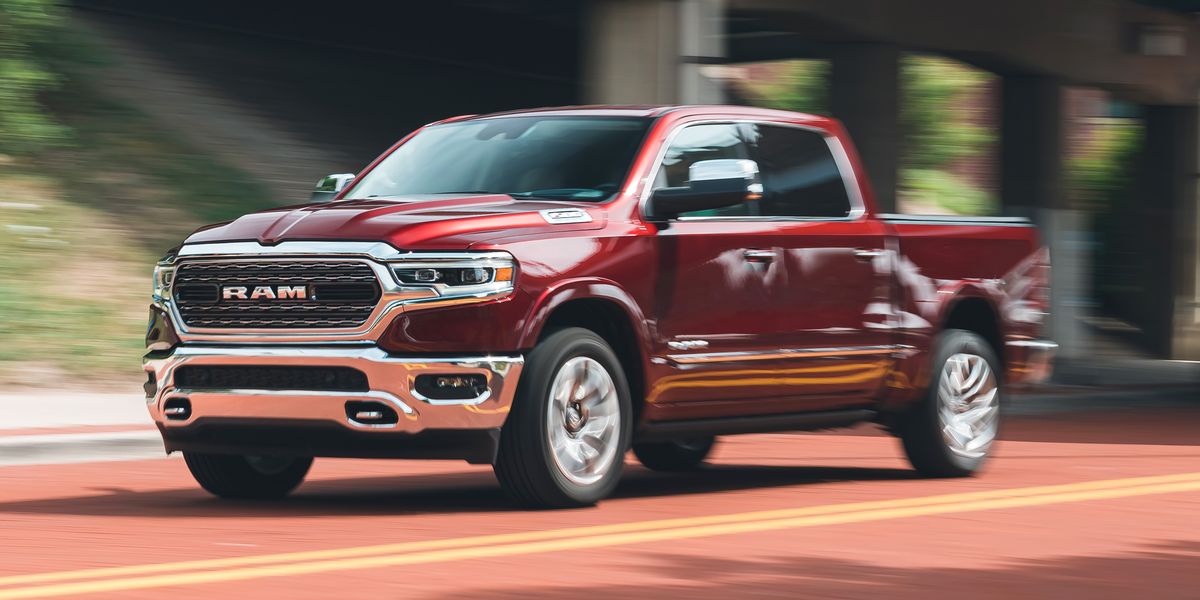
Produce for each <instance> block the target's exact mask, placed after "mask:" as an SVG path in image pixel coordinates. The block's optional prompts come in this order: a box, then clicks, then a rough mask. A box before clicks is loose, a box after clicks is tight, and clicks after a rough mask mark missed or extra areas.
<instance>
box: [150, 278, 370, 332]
mask: <svg viewBox="0 0 1200 600" xmlns="http://www.w3.org/2000/svg"><path fill="white" fill-rule="evenodd" d="M231 286H238V287H244V288H246V289H247V290H248V291H249V290H254V289H255V288H259V287H265V288H269V289H275V288H278V287H279V286H292V287H295V286H304V289H305V292H306V294H305V296H306V297H304V298H278V299H276V298H258V299H252V298H248V299H239V298H225V297H224V296H223V294H222V291H221V290H222V288H229V287H231ZM379 295H380V288H379V281H378V280H377V279H376V277H375V272H374V271H373V270H372V269H371V267H370V265H368V264H366V263H364V262H358V261H227V262H196V263H183V264H181V265H180V266H179V267H178V268H177V270H176V272H175V281H174V284H173V296H174V299H175V304H176V306H177V307H178V309H179V316H180V317H181V318H182V319H183V323H184V325H186V326H188V327H199V328H214V329H232V328H239V329H285V328H298V329H302V328H353V327H359V326H361V325H363V324H364V323H366V321H367V318H369V317H370V316H371V313H372V311H374V310H375V305H376V304H377V303H378V302H379Z"/></svg>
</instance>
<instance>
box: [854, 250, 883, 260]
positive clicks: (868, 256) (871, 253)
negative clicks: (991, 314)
mask: <svg viewBox="0 0 1200 600" xmlns="http://www.w3.org/2000/svg"><path fill="white" fill-rule="evenodd" d="M886 252H887V251H886V250H879V249H877V248H856V249H855V250H854V256H855V258H857V259H858V260H863V261H867V260H875V259H876V258H879V257H880V256H883V255H884V253H886Z"/></svg>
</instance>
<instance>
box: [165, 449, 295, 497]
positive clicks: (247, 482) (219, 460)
mask: <svg viewBox="0 0 1200 600" xmlns="http://www.w3.org/2000/svg"><path fill="white" fill-rule="evenodd" d="M183 459H184V461H185V462H186V463H187V466H188V470H189V471H191V472H192V477H195V478H196V481H197V482H198V483H199V484H200V487H202V488H204V489H205V490H207V491H208V492H209V493H210V494H213V495H214V496H218V497H221V498H282V497H284V496H286V495H288V494H289V493H290V492H291V491H292V490H294V489H296V486H298V485H300V482H302V481H304V477H305V476H306V475H308V469H309V468H310V467H312V463H313V459H312V458H311V457H290V456H243V455H240V454H198V453H195V452H184V453H183Z"/></svg>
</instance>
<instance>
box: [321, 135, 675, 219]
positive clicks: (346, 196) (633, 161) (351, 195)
mask: <svg viewBox="0 0 1200 600" xmlns="http://www.w3.org/2000/svg"><path fill="white" fill-rule="evenodd" d="M514 118H537V119H540V120H547V121H549V120H591V121H603V120H613V121H626V122H640V123H641V124H642V125H643V127H642V133H641V136H640V138H639V139H638V142H637V146H636V149H635V150H634V152H633V153H632V155H631V156H630V158H629V164H627V165H626V166H625V168H624V176H623V178H622V179H621V181H620V183H619V184H618V185H617V187H616V189H615V190H614V191H613V192H612V193H610V194H608V195H606V196H604V197H603V198H602V199H596V200H593V199H587V198H573V199H568V198H544V197H540V196H537V195H531V196H523V195H519V194H524V193H527V191H525V190H522V191H519V192H479V193H472V194H470V195H484V194H489V195H502V196H508V197H510V198H513V199H520V200H527V201H531V202H579V203H582V204H588V205H593V206H600V205H605V204H608V203H610V202H612V201H613V200H615V199H617V198H618V197H619V196H620V195H621V193H622V192H623V191H625V189H626V188H627V187H628V185H629V182H630V180H631V178H633V177H634V173H633V169H634V167H635V166H636V165H637V162H638V158H639V157H640V156H641V154H642V151H643V149H644V148H645V147H646V141H647V139H649V135H650V132H651V131H652V130H653V129H654V126H655V124H656V122H657V121H658V120H659V118H661V116H660V115H654V116H640V115H612V114H580V113H575V114H566V115H557V114H528V113H519V114H508V115H491V116H480V117H469V118H465V119H453V120H448V121H439V122H436V123H431V124H429V125H425V126H423V127H420V128H418V129H415V130H413V131H412V132H411V133H409V134H408V135H406V136H404V137H403V138H401V139H400V140H399V141H398V142H396V143H395V144H393V145H392V147H391V148H388V150H387V151H386V152H384V153H383V154H381V155H379V156H378V157H377V158H376V159H375V160H373V161H371V163H370V164H369V165H367V167H366V168H365V169H363V171H362V172H361V173H359V174H358V176H357V177H355V178H354V181H353V182H352V183H351V185H350V187H348V188H346V190H345V191H344V192H343V193H342V194H341V195H340V196H338V197H337V198H335V199H334V200H333V201H334V202H343V201H351V200H386V199H393V198H394V199H403V198H408V197H414V196H433V195H451V193H450V192H441V193H439V192H420V193H400V194H387V195H372V196H356V195H355V191H356V190H357V189H359V187H360V186H361V184H362V183H363V182H364V181H366V179H367V176H368V175H370V174H371V172H373V171H374V170H375V169H376V168H378V167H379V166H380V165H382V164H383V163H384V162H385V161H387V159H388V158H390V157H391V156H392V155H394V154H395V153H396V152H397V151H399V150H400V148H401V147H403V146H404V145H405V144H408V143H409V142H411V141H412V140H413V139H414V138H415V137H417V136H418V135H419V134H421V133H423V132H425V131H427V130H431V129H440V128H447V127H460V126H466V125H469V124H472V123H478V122H480V121H490V120H498V119H514ZM530 191H538V190H530ZM514 194H518V195H515V196H514ZM430 201H432V199H430V200H415V202H430Z"/></svg>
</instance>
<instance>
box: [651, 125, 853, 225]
mask: <svg viewBox="0 0 1200 600" xmlns="http://www.w3.org/2000/svg"><path fill="white" fill-rule="evenodd" d="M747 124H749V125H771V126H775V127H791V128H793V129H803V130H805V131H811V132H814V133H816V134H817V135H820V136H821V137H822V138H824V140H825V144H826V145H827V146H829V152H830V153H831V154H832V155H833V160H834V162H835V163H836V164H837V167H838V172H839V173H840V174H841V176H842V184H843V185H845V186H846V197H847V198H848V199H849V200H850V212H849V213H848V214H847V215H846V216H844V217H800V216H783V215H780V216H768V215H742V216H711V217H676V218H674V219H670V220H671V221H676V222H702V221H717V222H719V221H778V222H792V221H816V222H841V221H857V220H859V219H861V218H862V217H863V216H864V215H866V214H867V208H866V201H865V200H864V199H863V195H862V189H861V188H860V187H859V185H858V180H857V179H856V178H855V177H854V169H853V168H852V165H851V164H850V156H849V154H847V153H846V148H845V147H844V146H843V145H842V141H841V140H839V139H838V138H837V136H834V135H830V134H829V132H828V131H826V130H824V129H821V128H820V127H813V126H812V125H803V124H800V123H789V122H786V121H771V120H763V119H703V120H697V121H689V122H686V123H682V124H680V125H676V126H675V127H674V128H673V129H672V130H671V131H670V132H669V133H667V137H666V139H665V140H663V144H662V147H661V148H659V149H658V155H657V157H656V158H655V160H654V163H653V166H652V167H651V168H650V172H649V173H647V174H646V176H645V177H643V178H642V193H641V196H640V197H639V198H638V212H639V213H640V215H641V216H642V218H645V215H646V203H647V202H649V201H650V194H652V193H653V192H654V179H655V178H657V177H658V171H659V169H660V168H661V167H662V163H663V159H665V158H666V156H667V151H668V150H670V148H671V144H672V143H674V142H675V138H677V137H678V136H679V134H680V133H681V132H682V131H683V130H684V129H687V128H688V127H693V126H696V125H747Z"/></svg>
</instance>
